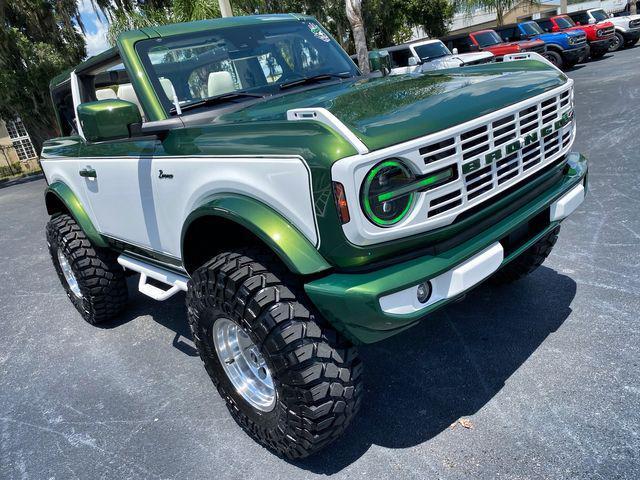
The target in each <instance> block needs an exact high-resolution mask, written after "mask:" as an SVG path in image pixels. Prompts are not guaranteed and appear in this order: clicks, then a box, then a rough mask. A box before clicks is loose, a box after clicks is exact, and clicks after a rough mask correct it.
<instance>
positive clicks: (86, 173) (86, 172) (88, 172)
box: [78, 168, 98, 178]
mask: <svg viewBox="0 0 640 480" xmlns="http://www.w3.org/2000/svg"><path fill="white" fill-rule="evenodd" d="M78 173H79V174H80V176H81V177H84V178H96V177H97V176H98V174H97V173H96V171H95V170H94V169H93V168H83V169H82V170H80V171H79V172H78Z"/></svg>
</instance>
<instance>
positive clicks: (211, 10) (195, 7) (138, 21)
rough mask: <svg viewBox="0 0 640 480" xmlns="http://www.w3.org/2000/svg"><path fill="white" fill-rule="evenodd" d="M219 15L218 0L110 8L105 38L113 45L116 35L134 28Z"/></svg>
mask: <svg viewBox="0 0 640 480" xmlns="http://www.w3.org/2000/svg"><path fill="white" fill-rule="evenodd" d="M217 17H220V5H219V3H218V0H172V2H171V3H170V4H169V5H165V6H160V7H154V6H145V4H143V6H141V7H134V8H133V9H131V10H126V9H114V10H111V21H110V23H109V32H108V34H107V40H108V41H109V43H110V44H111V45H115V43H116V40H117V38H118V35H120V33H122V32H124V31H126V30H135V29H140V28H145V27H153V26H156V25H166V24H169V23H179V22H191V21H194V20H205V19H207V18H217Z"/></svg>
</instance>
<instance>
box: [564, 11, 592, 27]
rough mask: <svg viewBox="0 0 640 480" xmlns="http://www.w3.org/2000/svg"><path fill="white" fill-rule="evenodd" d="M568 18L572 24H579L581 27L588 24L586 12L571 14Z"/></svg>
mask: <svg viewBox="0 0 640 480" xmlns="http://www.w3.org/2000/svg"><path fill="white" fill-rule="evenodd" d="M569 16H570V17H571V18H572V19H573V21H574V22H580V24H582V25H588V24H589V15H588V14H587V13H586V12H582V13H571V14H569Z"/></svg>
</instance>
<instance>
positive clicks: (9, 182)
mask: <svg viewBox="0 0 640 480" xmlns="http://www.w3.org/2000/svg"><path fill="white" fill-rule="evenodd" d="M43 178H44V174H43V173H36V174H32V175H26V176H24V177H21V178H16V179H15V180H5V181H3V180H0V188H5V187H11V186H13V185H20V184H21V183H27V182H33V181H34V180H40V179H43Z"/></svg>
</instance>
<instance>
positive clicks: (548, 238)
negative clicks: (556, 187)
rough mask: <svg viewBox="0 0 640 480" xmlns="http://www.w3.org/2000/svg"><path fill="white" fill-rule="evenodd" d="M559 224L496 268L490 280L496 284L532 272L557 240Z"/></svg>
mask: <svg viewBox="0 0 640 480" xmlns="http://www.w3.org/2000/svg"><path fill="white" fill-rule="evenodd" d="M559 233H560V225H558V226H557V227H556V228H554V229H553V230H552V231H550V232H549V233H548V234H546V235H545V236H544V237H542V238H541V239H540V240H538V241H537V242H536V243H534V244H533V245H532V246H531V247H529V248H528V249H527V250H526V251H524V252H522V253H521V254H520V255H519V256H518V257H516V258H515V259H514V260H512V261H511V262H509V263H507V264H506V265H505V266H504V267H502V268H501V269H500V270H498V271H497V272H496V273H495V274H494V275H493V276H492V277H491V280H492V281H493V282H495V283H498V284H504V283H511V282H515V281H516V280H520V279H521V278H523V277H526V276H527V275H529V274H530V273H532V272H533V271H534V270H535V269H536V268H538V267H539V266H540V265H542V263H543V262H544V261H545V260H546V258H547V257H548V256H549V254H550V253H551V250H552V249H553V246H554V245H555V244H556V242H557V241H558V234H559Z"/></svg>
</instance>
